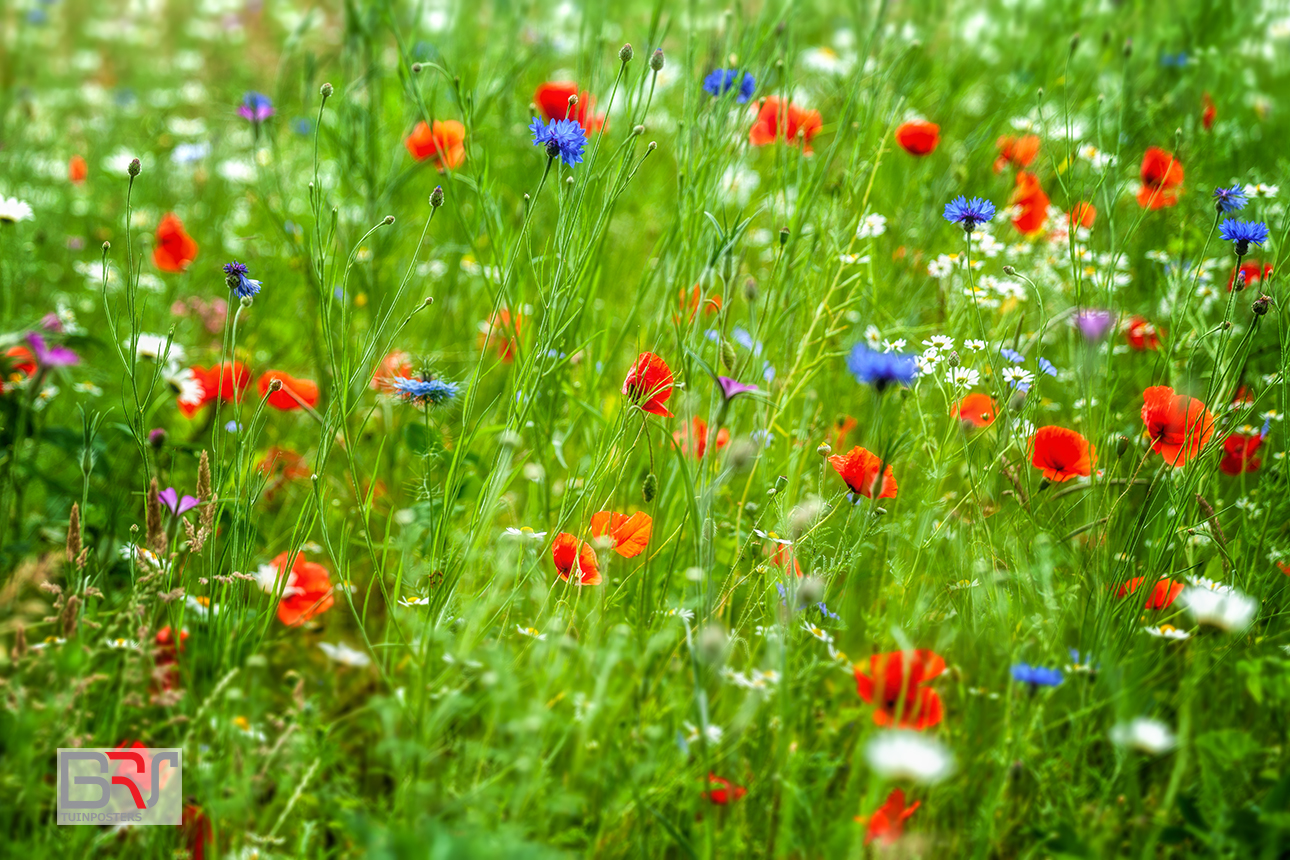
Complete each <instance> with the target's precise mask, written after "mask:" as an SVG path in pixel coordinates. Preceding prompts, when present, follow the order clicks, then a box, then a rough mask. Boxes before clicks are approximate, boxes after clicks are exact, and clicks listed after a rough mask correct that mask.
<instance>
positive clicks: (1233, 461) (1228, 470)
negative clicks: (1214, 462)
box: [1218, 433, 1263, 475]
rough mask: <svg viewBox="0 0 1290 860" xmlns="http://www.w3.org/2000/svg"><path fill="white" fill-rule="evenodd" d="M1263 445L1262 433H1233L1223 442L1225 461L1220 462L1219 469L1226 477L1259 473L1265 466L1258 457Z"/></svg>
mask: <svg viewBox="0 0 1290 860" xmlns="http://www.w3.org/2000/svg"><path fill="white" fill-rule="evenodd" d="M1262 445H1263V434H1262V433H1233V434H1232V435H1230V436H1228V437H1227V438H1226V439H1224V440H1223V459H1222V460H1219V461H1218V468H1220V469H1222V470H1223V474H1225V475H1240V474H1243V473H1245V472H1254V471H1257V470H1258V468H1259V466H1261V465H1263V460H1262V459H1261V458H1260V457H1258V456H1257V455H1258V450H1259V448H1260V447H1261V446H1262Z"/></svg>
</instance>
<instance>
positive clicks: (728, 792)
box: [706, 773, 748, 806]
mask: <svg viewBox="0 0 1290 860" xmlns="http://www.w3.org/2000/svg"><path fill="white" fill-rule="evenodd" d="M708 785H709V786H711V790H710V791H708V792H707V793H706V794H707V798H708V800H711V801H712V802H713V803H715V804H717V805H718V806H725V805H726V804H728V803H729V802H730V801H732V800H739V799H740V798H742V797H744V796H745V795H746V794H748V789H746V788H744V787H743V786H741V785H735V784H734V783H732V782H731V781H730V780H728V779H722V778H721V777H719V776H717V775H716V774H715V773H710V774H708Z"/></svg>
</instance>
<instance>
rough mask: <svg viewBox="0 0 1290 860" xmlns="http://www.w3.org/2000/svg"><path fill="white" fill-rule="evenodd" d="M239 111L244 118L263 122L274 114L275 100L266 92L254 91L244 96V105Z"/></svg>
mask: <svg viewBox="0 0 1290 860" xmlns="http://www.w3.org/2000/svg"><path fill="white" fill-rule="evenodd" d="M237 112H238V114H239V115H240V116H241V117H242V119H245V120H248V121H250V122H254V123H261V122H264V121H265V120H266V119H268V118H269V117H271V116H273V102H272V101H270V100H269V97H268V96H266V95H265V94H264V93H257V92H254V91H252V92H249V93H247V94H246V95H244V96H242V105H241V107H239V108H238V109H237Z"/></svg>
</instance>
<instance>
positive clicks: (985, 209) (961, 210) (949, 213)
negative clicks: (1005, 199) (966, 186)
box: [945, 195, 994, 233]
mask: <svg viewBox="0 0 1290 860" xmlns="http://www.w3.org/2000/svg"><path fill="white" fill-rule="evenodd" d="M993 217H994V204H993V203H991V202H990V201H989V200H982V199H981V198H980V197H973V198H972V199H971V200H968V199H967V198H966V197H963V196H962V195H959V196H958V197H955V198H954V199H953V200H951V201H950V202H949V203H946V204H945V220H946V221H949V222H950V223H951V224H958V225H960V226H961V227H962V228H963V229H964V230H966V231H967V232H969V233H971V232H972V231H973V230H975V229H976V228H977V227H978V226H980V225H981V224H984V223H986V222H987V221H989V220H990V219H992V218H993Z"/></svg>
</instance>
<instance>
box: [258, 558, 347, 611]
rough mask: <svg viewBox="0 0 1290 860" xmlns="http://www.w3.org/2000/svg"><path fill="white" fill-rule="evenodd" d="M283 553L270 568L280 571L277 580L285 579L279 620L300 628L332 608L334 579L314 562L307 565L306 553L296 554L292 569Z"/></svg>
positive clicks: (279, 604) (279, 603) (280, 601)
mask: <svg viewBox="0 0 1290 860" xmlns="http://www.w3.org/2000/svg"><path fill="white" fill-rule="evenodd" d="M290 556H291V553H287V552H284V553H282V554H280V555H279V556H278V557H277V558H275V559H274V560H273V561H272V562H270V564H272V565H273V566H274V567H276V568H277V569H278V576H279V577H281V576H284V575H285V576H286V577H287V581H286V583H285V584H284V585H283V586H281V587H282V589H283V590H282V599H281V600H279V601H278V620H279V621H281V622H282V623H283V624H285V625H287V626H288V627H299V626H300V625H301V624H304V623H305V622H306V621H308V620H309V619H311V618H313V617H314V616H315V615H321V614H322V613H324V612H326V611H327V610H328V609H331V605H332V587H331V575H330V574H329V573H327V568H325V567H323V566H322V565H321V564H318V563H317V562H313V561H306V560H305V554H304V553H303V552H297V553H295V557H294V559H292V561H291V569H290V570H289V571H288V570H287V559H288V557H290Z"/></svg>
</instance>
